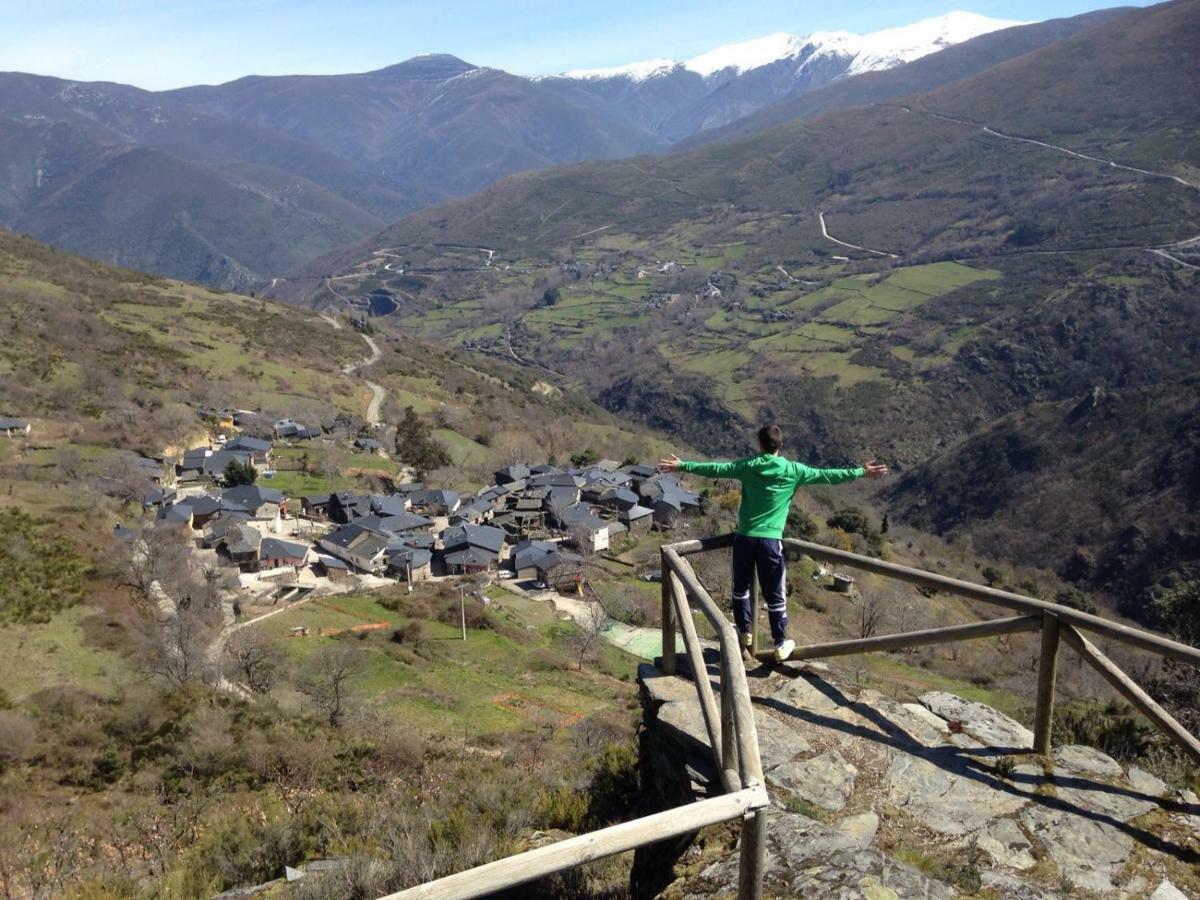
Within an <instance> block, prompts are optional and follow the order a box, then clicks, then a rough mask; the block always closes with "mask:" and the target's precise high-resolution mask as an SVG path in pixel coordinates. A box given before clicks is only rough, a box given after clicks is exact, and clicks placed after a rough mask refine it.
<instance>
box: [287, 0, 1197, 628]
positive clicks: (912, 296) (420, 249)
mask: <svg viewBox="0 0 1200 900" xmlns="http://www.w3.org/2000/svg"><path fill="white" fill-rule="evenodd" d="M1055 27H1056V28H1059V30H1060V37H1059V38H1058V39H1057V40H1053V41H1050V42H1047V43H1046V44H1044V45H1042V46H1040V47H1036V48H1032V49H1031V48H1029V47H1028V45H1026V46H1025V48H1024V49H1023V50H1022V51H1018V52H1015V53H1014V54H1013V55H1012V56H1006V57H1005V58H1003V59H1001V60H1000V61H999V62H996V61H995V60H996V55H995V54H996V44H995V39H996V38H998V37H1000V36H1002V35H1005V34H1007V33H1008V32H1000V33H998V34H996V35H989V36H984V37H982V38H977V39H976V42H983V43H984V48H983V50H982V51H981V52H980V58H984V57H986V58H988V59H989V60H990V61H991V64H989V65H986V66H985V67H983V68H980V69H976V68H974V64H973V63H972V62H971V60H964V59H962V58H961V57H960V58H959V59H958V60H952V61H951V64H949V65H944V66H939V65H935V63H936V61H937V56H931V57H927V58H926V59H924V60H918V61H916V62H914V63H910V64H908V65H907V66H905V67H902V68H898V69H895V70H893V71H891V72H884V73H872V74H868V75H864V76H858V78H861V79H868V78H869V79H872V80H873V82H874V83H873V84H872V85H870V86H869V87H868V88H857V87H855V82H856V81H857V80H858V79H857V78H856V79H848V80H847V81H845V82H843V83H842V84H840V85H839V84H835V85H831V86H828V87H826V88H824V89H823V90H821V91H815V92H812V93H810V94H807V95H802V96H801V97H800V98H799V99H796V100H789V101H786V103H787V104H789V105H791V104H796V105H800V106H803V105H804V104H805V103H806V102H808V98H813V97H816V96H817V95H818V94H822V93H825V92H832V96H827V97H826V98H825V99H824V100H818V102H816V103H814V104H813V106H812V107H811V108H808V109H805V110H804V114H802V116H801V117H799V118H793V119H791V120H789V121H786V122H783V123H782V124H777V125H774V126H773V127H766V128H765V130H758V131H756V130H749V129H748V130H747V131H746V132H745V133H742V132H739V131H738V129H736V128H735V129H732V134H727V136H726V139H725V140H721V141H713V142H710V143H705V144H703V145H702V146H698V147H694V148H692V149H688V150H686V151H684V152H674V153H669V154H663V155H656V156H641V157H637V158H634V159H625V160H613V161H593V162H586V163H580V164H575V165H570V166H560V167H557V168H554V169H550V170H547V171H539V172H530V173H525V174H522V175H518V176H513V177H510V178H507V179H504V180H502V181H501V182H499V183H497V184H496V185H494V186H492V187H491V188H488V189H487V190H485V191H483V192H481V193H480V194H477V195H475V196H473V197H470V198H466V199H462V200H456V201H452V202H449V203H445V204H442V205H440V206H438V207H435V208H433V209H429V210H424V211H421V212H418V213H414V214H413V215H410V216H408V217H406V218H405V219H403V220H401V221H399V222H397V223H395V224H394V225H392V226H390V227H389V228H388V229H386V230H385V231H383V232H381V233H380V234H379V235H377V236H375V237H374V238H372V239H370V240H368V241H364V242H361V243H359V244H356V245H353V246H351V247H347V248H343V249H342V250H339V251H338V252H337V253H335V254H331V255H330V256H327V257H325V258H323V259H320V260H317V261H314V262H313V263H312V264H310V265H309V266H308V267H307V269H306V270H305V271H304V272H303V273H302V275H301V277H299V278H297V279H293V280H289V281H287V282H285V283H282V284H281V285H280V290H281V292H282V293H284V294H286V295H287V296H290V297H292V298H294V299H301V298H303V299H306V300H307V302H310V303H315V304H318V305H324V304H334V305H338V304H340V303H342V302H343V299H344V298H346V297H350V298H353V296H354V295H355V294H357V293H363V292H373V293H377V294H378V293H383V294H388V295H390V296H392V297H393V298H394V299H395V301H396V303H397V305H398V311H397V313H396V317H397V319H398V324H399V325H400V327H402V328H404V329H406V330H412V331H416V332H420V333H425V334H429V335H435V336H438V337H441V338H444V339H447V340H450V341H452V342H454V343H457V344H459V345H460V346H463V347H466V348H469V349H475V350H477V351H482V352H486V353H492V354H495V355H498V356H504V357H508V358H512V357H515V358H517V359H519V360H522V361H524V362H525V363H526V364H527V365H529V366H532V367H534V368H537V369H538V370H540V371H546V372H550V373H554V374H556V375H557V376H558V377H559V378H561V379H563V380H565V381H566V382H569V383H574V384H582V385H584V386H586V388H587V389H588V390H589V391H590V393H591V394H592V396H593V397H595V398H596V399H597V400H599V401H600V402H601V403H602V404H603V405H605V406H606V407H608V408H609V409H611V410H613V411H616V412H618V413H620V414H622V415H624V416H629V417H635V418H640V419H642V420H644V421H646V422H647V423H648V424H650V425H652V426H654V427H656V428H659V429H662V430H665V431H669V432H672V433H675V434H677V435H680V436H681V437H683V438H684V439H686V440H688V441H690V442H691V443H693V444H695V445H696V446H699V447H702V448H703V449H705V450H707V451H708V452H710V453H714V454H716V453H719V454H737V453H740V452H741V451H742V450H743V449H744V446H745V442H744V436H745V435H746V434H748V433H750V432H751V430H752V429H751V426H752V424H753V423H754V422H756V421H760V420H762V419H764V418H774V419H776V420H778V421H780V422H781V423H783V424H784V425H785V427H786V430H787V431H788V433H789V434H790V435H792V441H793V443H792V445H791V446H792V448H793V449H794V450H797V451H799V452H800V453H801V454H802V455H804V456H805V457H806V458H808V459H810V460H811V461H813V462H817V463H838V462H842V461H846V460H852V459H861V458H863V455H864V454H879V455H880V456H882V457H883V458H885V459H887V460H888V461H889V462H892V463H893V464H894V465H896V466H897V468H898V469H899V470H900V471H902V472H904V473H905V477H904V479H903V480H902V481H901V482H900V483H899V484H898V485H897V487H896V489H895V491H894V492H893V493H892V494H890V495H889V497H888V498H887V502H889V503H891V504H893V508H894V510H895V511H896V513H897V515H900V516H903V517H904V518H906V519H908V520H910V521H914V522H918V523H920V524H922V525H924V526H926V527H931V528H934V529H936V530H938V531H940V532H942V533H945V534H947V535H949V536H951V537H954V538H956V539H957V538H964V539H966V538H970V539H973V540H975V541H976V548H977V549H978V550H979V551H981V552H984V553H994V554H997V555H1001V556H1004V555H1008V556H1012V557H1014V558H1018V559H1020V560H1022V561H1024V562H1031V561H1032V562H1035V563H1037V564H1039V565H1045V566H1047V567H1055V568H1059V567H1064V566H1066V564H1067V562H1068V560H1067V557H1069V556H1070V555H1071V554H1072V553H1073V552H1074V551H1075V550H1078V551H1079V552H1080V553H1081V554H1083V555H1084V557H1089V556H1090V557H1092V558H1095V559H1102V558H1104V557H1105V556H1106V555H1112V556H1113V558H1119V559H1122V560H1124V562H1123V563H1122V564H1121V565H1120V566H1117V567H1116V568H1115V569H1114V568H1113V567H1111V566H1109V567H1104V566H1091V567H1090V568H1089V567H1087V566H1082V567H1079V569H1080V571H1086V572H1087V573H1088V574H1086V575H1084V576H1082V577H1084V579H1085V580H1088V579H1093V580H1092V581H1089V582H1088V587H1089V588H1092V587H1098V588H1101V589H1105V590H1112V591H1114V592H1115V593H1117V594H1119V595H1120V597H1121V598H1122V600H1123V601H1124V602H1126V603H1127V604H1129V609H1130V610H1131V611H1133V612H1137V613H1139V614H1143V615H1144V614H1145V613H1146V610H1147V609H1148V608H1149V607H1148V602H1149V601H1148V600H1147V597H1149V596H1151V595H1152V593H1153V591H1154V590H1156V589H1157V588H1156V585H1157V586H1159V587H1161V586H1162V585H1164V584H1167V583H1170V580H1171V579H1172V578H1177V577H1179V575H1180V574H1181V573H1182V574H1184V575H1185V576H1187V573H1192V574H1193V575H1194V574H1195V573H1196V572H1197V570H1198V568H1200V537H1198V535H1200V518H1198V514H1200V507H1197V505H1196V504H1197V501H1196V497H1197V496H1200V494H1198V493H1197V491H1198V490H1200V488H1197V485H1196V477H1197V473H1200V445H1198V444H1197V443H1196V437H1195V435H1196V431H1195V425H1194V423H1195V421H1196V416H1197V414H1198V411H1197V396H1198V395H1197V393H1196V390H1195V383H1194V373H1195V372H1196V371H1198V366H1200V345H1198V344H1197V339H1196V335H1197V334H1200V328H1198V327H1197V321H1196V306H1195V303H1194V299H1192V298H1194V293H1195V290H1196V284H1197V283H1196V277H1197V272H1200V253H1198V251H1200V150H1198V148H1200V94H1197V92H1195V91H1192V90H1190V89H1189V88H1188V86H1190V85H1194V84H1196V83H1198V82H1200V57H1197V55H1196V54H1195V52H1194V48H1195V47H1196V46H1200V3H1198V2H1196V0H1177V2H1173V3H1164V4H1160V5H1157V6H1153V7H1149V8H1146V9H1140V10H1134V11H1124V12H1121V13H1109V14H1104V15H1092V16H1090V17H1088V18H1087V20H1086V21H1085V22H1084V23H1083V24H1082V25H1080V27H1077V28H1068V29H1062V27H1061V25H1057V26H1055ZM1063 30H1065V31H1067V33H1066V34H1065V35H1064V34H1062V33H1061V32H1062V31H1063ZM1014 31H1016V32H1020V31H1021V29H1015V30H1014ZM973 43H975V42H969V43H967V44H963V45H960V46H959V47H957V48H953V50H954V51H957V52H958V53H959V54H966V52H967V51H968V49H969V48H971V45H972V44H973ZM945 52H946V53H950V52H952V51H945ZM1000 55H1001V56H1003V55H1004V54H1003V53H1001V54H1000ZM914 70H915V72H914ZM953 73H958V76H957V77H955V75H954V74H953ZM941 79H945V80H944V81H940V80H941ZM648 81H649V80H648ZM939 81H940V83H939ZM903 85H913V86H915V88H916V89H915V92H911V93H908V94H902V93H900V91H901V89H902V86H903ZM863 100H867V101H868V102H867V105H863V104H862V103H861V101H863ZM842 102H848V103H849V105H848V106H845V107H843V106H841V103H842ZM764 124H766V125H768V126H769V125H770V123H769V122H765V123H764ZM481 249H482V250H483V252H482V253H481ZM485 254H486V255H485ZM333 278H336V279H337V280H336V291H334V290H332V289H331V284H332V283H333V282H331V279H333ZM1139 410H1141V411H1142V412H1138V411H1139ZM1131 416H1133V417H1134V418H1133V419H1131V418H1130V417H1131ZM1135 420H1136V421H1137V423H1138V424H1137V425H1136V426H1134V425H1133V424H1132V422H1133V421H1135ZM1129 429H1132V430H1135V431H1136V430H1138V429H1141V431H1139V437H1137V438H1136V439H1135V438H1134V437H1133V436H1132V435H1130V434H1126V433H1125V431H1126V430H1129ZM951 476H954V477H951ZM1048 529H1049V531H1051V532H1052V533H1053V534H1054V536H1055V539H1054V540H1052V541H1047V540H1046V534H1047V533H1048V531H1047V530H1048ZM1131 529H1132V530H1131ZM1147 592H1149V593H1147Z"/></svg>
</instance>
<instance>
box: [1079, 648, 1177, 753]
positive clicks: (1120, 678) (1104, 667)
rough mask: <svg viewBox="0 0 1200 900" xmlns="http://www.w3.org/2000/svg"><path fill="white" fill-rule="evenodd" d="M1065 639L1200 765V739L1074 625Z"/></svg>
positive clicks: (1118, 691) (1139, 710)
mask: <svg viewBox="0 0 1200 900" xmlns="http://www.w3.org/2000/svg"><path fill="white" fill-rule="evenodd" d="M1060 633H1061V635H1062V638H1063V640H1065V641H1066V642H1067V643H1068V644H1070V645H1071V649H1073V650H1074V651H1075V652H1076V653H1078V654H1079V656H1080V657H1081V658H1082V659H1083V660H1084V661H1085V662H1086V663H1087V664H1088V665H1090V666H1091V667H1092V668H1093V669H1095V670H1096V671H1097V672H1099V673H1100V674H1101V675H1102V676H1104V679H1105V680H1106V681H1107V682H1108V683H1109V684H1111V685H1112V686H1113V687H1114V688H1116V690H1117V693H1119V694H1120V695H1121V696H1122V697H1124V698H1125V699H1126V700H1128V701H1129V702H1130V703H1131V704H1133V706H1134V707H1135V708H1136V709H1137V711H1138V712H1140V713H1141V714H1142V715H1143V716H1145V717H1146V718H1147V719H1149V720H1150V721H1151V722H1153V723H1154V725H1155V726H1156V727H1157V728H1158V729H1159V730H1160V731H1161V732H1163V733H1164V734H1165V735H1166V736H1167V737H1169V738H1170V739H1171V740H1172V741H1174V742H1175V743H1176V744H1177V745H1178V746H1179V747H1180V748H1181V749H1182V750H1183V751H1184V752H1185V753H1186V754H1187V755H1188V756H1190V757H1191V758H1192V759H1194V760H1195V761H1196V762H1197V763H1200V740H1197V739H1196V738H1195V737H1194V736H1193V735H1192V734H1191V733H1190V732H1188V731H1187V730H1186V729H1185V728H1184V727H1183V726H1182V725H1180V724H1179V723H1178V722H1177V721H1175V718H1174V716H1172V715H1171V714H1170V713H1169V712H1167V711H1166V710H1165V709H1163V708H1162V707H1161V706H1159V705H1158V703H1156V702H1155V700H1154V698H1153V697H1151V696H1150V695H1149V694H1147V693H1146V692H1145V691H1144V690H1142V688H1141V687H1139V686H1138V684H1137V683H1136V682H1135V681H1134V680H1133V679H1132V678H1130V677H1129V676H1128V675H1126V674H1125V673H1124V672H1122V671H1121V669H1120V667H1119V666H1118V665H1117V664H1116V663H1114V662H1113V661H1112V660H1111V659H1109V658H1108V657H1107V656H1105V655H1104V654H1103V653H1101V652H1100V650H1099V649H1098V648H1097V647H1096V645H1095V644H1093V643H1092V642H1091V641H1089V640H1088V639H1087V638H1085V637H1084V636H1083V635H1082V634H1080V633H1079V632H1078V631H1077V630H1076V629H1075V628H1073V627H1072V626H1070V625H1061V626H1060Z"/></svg>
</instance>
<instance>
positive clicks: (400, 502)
mask: <svg viewBox="0 0 1200 900" xmlns="http://www.w3.org/2000/svg"><path fill="white" fill-rule="evenodd" d="M407 507H408V498H407V497H401V496H397V495H395V494H372V495H371V509H372V510H373V511H374V512H376V513H378V514H379V515H381V516H399V515H402V514H404V513H407V512H408V509H407Z"/></svg>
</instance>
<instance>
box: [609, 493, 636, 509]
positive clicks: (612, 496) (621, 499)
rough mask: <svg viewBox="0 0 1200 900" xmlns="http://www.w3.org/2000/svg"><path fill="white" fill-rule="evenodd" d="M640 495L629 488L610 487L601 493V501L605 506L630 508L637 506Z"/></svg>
mask: <svg viewBox="0 0 1200 900" xmlns="http://www.w3.org/2000/svg"><path fill="white" fill-rule="evenodd" d="M638 499H639V498H638V495H637V494H635V493H634V492H633V491H631V490H629V489H628V488H609V489H608V490H606V491H605V492H604V493H603V494H601V495H600V503H601V504H602V505H604V506H614V507H617V508H618V509H629V508H630V507H633V506H637V504H638Z"/></svg>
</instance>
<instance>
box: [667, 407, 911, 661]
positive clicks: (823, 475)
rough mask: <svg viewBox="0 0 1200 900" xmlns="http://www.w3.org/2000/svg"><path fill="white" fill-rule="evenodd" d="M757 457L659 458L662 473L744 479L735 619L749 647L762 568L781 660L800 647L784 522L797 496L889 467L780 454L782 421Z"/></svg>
mask: <svg viewBox="0 0 1200 900" xmlns="http://www.w3.org/2000/svg"><path fill="white" fill-rule="evenodd" d="M758 446H759V448H760V449H761V450H762V452H761V453H760V454H758V455H757V456H748V457H746V458H745V459H738V460H734V461H733V462H686V461H684V460H681V459H680V458H679V457H678V456H668V457H666V458H665V459H661V460H659V462H658V468H659V470H660V471H662V472H676V471H678V472H690V473H692V474H693V475H702V476H704V477H706V478H732V479H736V480H737V481H740V482H741V483H742V504H741V507H740V508H739V509H738V526H737V534H736V535H734V538H733V619H734V622H735V623H736V625H737V629H738V633H739V634H740V635H741V639H742V646H744V647H749V646H750V644H751V641H752V629H753V627H754V618H753V616H754V612H753V610H751V608H750V584H751V580H752V579H753V578H754V572H755V570H757V571H758V583H759V586H760V587H761V588H762V593H763V599H764V600H765V601H766V604H767V615H768V616H769V618H770V620H771V637H772V638H773V639H774V640H775V659H776V660H778V661H780V662H782V661H783V660H785V659H787V658H788V657H789V656H791V653H792V650H794V649H795V648H796V644H795V642H794V641H792V640H791V639H789V638H788V634H787V630H788V615H787V588H786V578H787V561H786V559H785V558H784V555H783V541H782V538H783V526H784V525H785V524H786V522H787V514H788V508H789V507H790V506H791V502H792V495H793V494H794V493H796V488H798V487H799V486H800V485H802V484H841V483H842V482H843V481H853V480H854V479H856V478H862V477H864V476H865V477H867V478H882V477H883V476H884V475H886V474H887V473H888V467H887V466H886V465H882V464H879V463H875V462H869V463H866V464H865V465H862V466H859V467H858V468H854V469H814V468H811V467H810V466H806V465H804V464H803V463H798V462H793V461H792V460H789V459H784V458H783V457H782V456H780V455H779V450H780V448H781V447H782V446H783V432H782V431H780V430H779V426H778V425H764V426H763V427H762V428H760V429H759V430H758Z"/></svg>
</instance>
